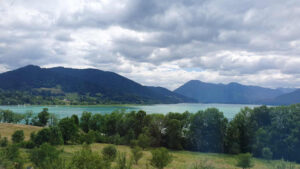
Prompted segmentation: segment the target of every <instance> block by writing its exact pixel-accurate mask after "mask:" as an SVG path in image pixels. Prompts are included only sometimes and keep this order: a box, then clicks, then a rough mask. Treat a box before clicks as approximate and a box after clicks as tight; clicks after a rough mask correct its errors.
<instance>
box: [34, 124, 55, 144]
mask: <svg viewBox="0 0 300 169" xmlns="http://www.w3.org/2000/svg"><path fill="white" fill-rule="evenodd" d="M50 137H51V131H50V129H49V128H43V129H42V130H40V131H38V132H37V134H35V133H32V134H31V136H30V139H31V141H33V142H34V143H35V144H36V145H38V146H39V145H42V144H43V143H49V142H50Z"/></svg>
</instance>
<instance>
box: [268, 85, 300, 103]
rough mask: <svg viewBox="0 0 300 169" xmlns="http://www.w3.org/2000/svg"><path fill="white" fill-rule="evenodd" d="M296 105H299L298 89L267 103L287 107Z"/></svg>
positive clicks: (299, 94) (299, 90)
mask: <svg viewBox="0 0 300 169" xmlns="http://www.w3.org/2000/svg"><path fill="white" fill-rule="evenodd" d="M296 103H300V89H298V90H295V91H293V92H291V93H286V94H283V95H280V96H278V97H275V98H274V99H272V100H270V101H268V102H267V104H274V105H287V104H296Z"/></svg>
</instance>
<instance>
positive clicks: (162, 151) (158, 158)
mask: <svg viewBox="0 0 300 169" xmlns="http://www.w3.org/2000/svg"><path fill="white" fill-rule="evenodd" d="M151 154H152V159H151V160H150V164H151V165H152V166H153V167H156V168H157V169H163V168H164V167H166V166H167V165H168V164H169V163H171V162H172V156H171V155H170V154H169V152H168V150H167V149H166V148H157V149H155V150H153V151H151Z"/></svg>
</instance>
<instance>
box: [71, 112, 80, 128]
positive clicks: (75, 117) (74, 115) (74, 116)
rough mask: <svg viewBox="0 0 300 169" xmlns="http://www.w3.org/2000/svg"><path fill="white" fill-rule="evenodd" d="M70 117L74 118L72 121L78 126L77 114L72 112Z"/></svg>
mask: <svg viewBox="0 0 300 169" xmlns="http://www.w3.org/2000/svg"><path fill="white" fill-rule="evenodd" d="M71 119H73V120H74V123H75V124H76V125H77V126H79V118H78V116H77V115H76V114H73V115H72V116H71Z"/></svg>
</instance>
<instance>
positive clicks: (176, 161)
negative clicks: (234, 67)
mask: <svg viewBox="0 0 300 169" xmlns="http://www.w3.org/2000/svg"><path fill="white" fill-rule="evenodd" d="M40 129H41V127H35V126H29V125H20V124H6V123H0V134H1V135H2V137H9V138H10V136H11V135H12V134H13V133H14V131H16V130H24V133H25V138H29V135H30V132H34V131H35V132H36V131H38V130H40ZM105 146H107V144H102V143H95V144H92V145H91V148H92V150H93V151H94V152H97V153H99V154H100V153H101V151H102V149H103V148H104V147H105ZM57 148H58V149H61V150H62V151H63V153H62V158H63V159H64V160H66V162H67V163H68V162H70V160H71V157H72V155H73V154H74V153H75V152H77V151H79V150H80V149H81V145H63V146H58V147H57ZM0 149H1V148H0ZM117 150H118V151H119V152H125V153H126V155H127V159H129V158H130V155H131V149H130V147H128V146H122V145H119V146H117ZM29 151H31V150H29V149H23V150H22V154H23V156H24V157H27V158H28V157H29V156H28V153H29ZM171 154H172V156H173V161H172V162H171V164H169V165H168V166H167V167H166V169H193V166H194V165H195V164H197V163H205V164H208V165H210V166H213V167H214V169H237V167H236V166H235V165H236V163H237V161H236V156H235V155H225V154H215V153H198V152H189V151H171ZM150 159H151V149H146V150H144V151H143V157H142V158H141V160H140V161H139V163H138V164H137V165H133V167H132V168H133V169H154V168H153V167H152V166H151V165H150V162H149V160H150ZM28 161H29V160H28ZM278 162H279V161H276V160H271V161H266V160H262V159H257V158H254V159H253V164H254V166H253V168H254V169H271V168H275V166H276V165H277V164H278ZM31 165H32V164H30V163H26V164H25V166H31ZM113 165H114V164H113ZM147 166H148V167H147ZM296 167H298V168H299V167H300V166H299V165H296Z"/></svg>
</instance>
